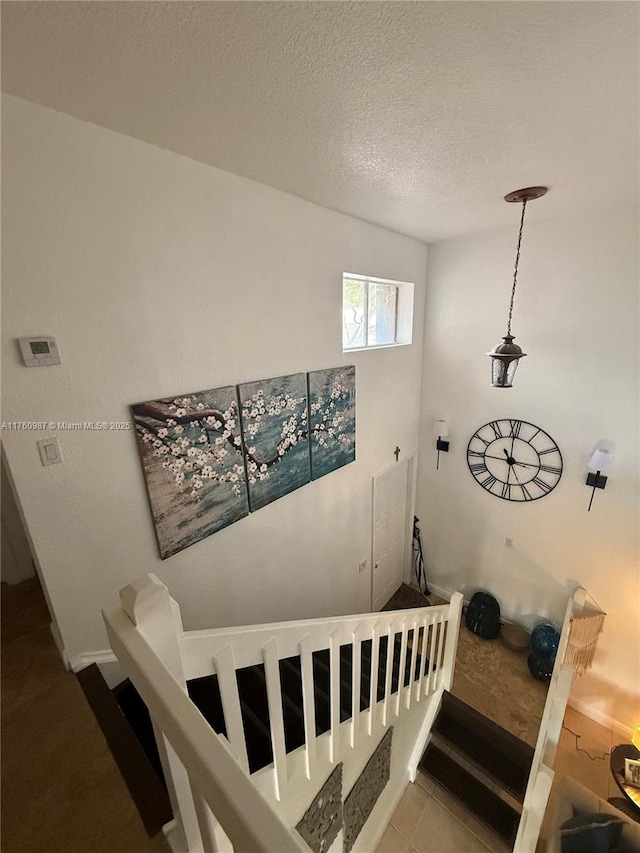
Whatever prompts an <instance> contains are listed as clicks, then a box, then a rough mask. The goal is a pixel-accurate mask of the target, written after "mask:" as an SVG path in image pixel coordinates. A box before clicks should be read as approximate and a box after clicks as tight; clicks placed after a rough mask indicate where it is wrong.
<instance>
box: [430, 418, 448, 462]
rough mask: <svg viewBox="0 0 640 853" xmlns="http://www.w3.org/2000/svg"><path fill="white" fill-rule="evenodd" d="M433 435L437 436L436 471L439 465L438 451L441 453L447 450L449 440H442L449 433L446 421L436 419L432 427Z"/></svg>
mask: <svg viewBox="0 0 640 853" xmlns="http://www.w3.org/2000/svg"><path fill="white" fill-rule="evenodd" d="M433 432H434V435H436V436H437V440H436V449H437V451H438V457H437V459H436V471H437V470H438V468H439V467H440V451H442V452H443V453H448V452H449V442H448V441H443V439H444V438H446V437H447V436H448V435H449V428H448V426H447V422H446V421H444V420H437V421H436V425H435V427H434V430H433Z"/></svg>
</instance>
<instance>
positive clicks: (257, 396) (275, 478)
mask: <svg viewBox="0 0 640 853" xmlns="http://www.w3.org/2000/svg"><path fill="white" fill-rule="evenodd" d="M238 391H239V397H240V411H241V418H242V434H243V440H244V453H245V462H246V466H247V480H248V489H249V506H250V509H251V512H254V511H255V510H257V509H260V508H261V507H263V506H266V505H267V504H268V503H271V502H272V501H275V500H277V499H278V498H281V497H282V496H283V495H286V494H288V493H289V492H292V491H293V490H294V489H298V488H300V486H304V485H305V483H308V482H309V481H310V479H311V475H310V464H309V435H308V426H307V381H306V376H305V374H304V373H295V374H292V375H290V376H280V377H278V378H277V379H266V380H261V381H258V382H247V383H245V384H243V385H239V386H238Z"/></svg>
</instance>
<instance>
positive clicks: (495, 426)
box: [489, 421, 503, 438]
mask: <svg viewBox="0 0 640 853" xmlns="http://www.w3.org/2000/svg"><path fill="white" fill-rule="evenodd" d="M489 426H490V427H491V429H492V430H493V434H494V435H495V437H496V438H503V435H502V431H501V429H500V424H499V423H498V421H491V423H490V424H489Z"/></svg>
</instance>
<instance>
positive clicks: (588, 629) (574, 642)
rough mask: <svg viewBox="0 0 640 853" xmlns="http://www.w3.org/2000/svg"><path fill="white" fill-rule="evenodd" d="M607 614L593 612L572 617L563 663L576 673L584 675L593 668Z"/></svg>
mask: <svg viewBox="0 0 640 853" xmlns="http://www.w3.org/2000/svg"><path fill="white" fill-rule="evenodd" d="M605 616H606V613H603V612H597V613H594V612H591V613H587V614H585V615H584V616H577V617H574V618H572V619H571V622H570V624H569V639H568V641H567V648H566V650H565V653H564V658H563V661H562V663H563V665H564V666H567V667H569V669H571V670H573V672H574V674H575V675H583V674H584V673H585V672H586V671H587V670H588V669H590V668H591V665H592V663H593V658H594V655H595V652H596V646H597V645H598V637H599V636H600V633H601V631H602V629H603V627H604V617H605Z"/></svg>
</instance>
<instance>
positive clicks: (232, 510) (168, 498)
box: [131, 386, 306, 560]
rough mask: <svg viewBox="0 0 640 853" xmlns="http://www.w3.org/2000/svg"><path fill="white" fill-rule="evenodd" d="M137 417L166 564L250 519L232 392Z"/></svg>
mask: <svg viewBox="0 0 640 853" xmlns="http://www.w3.org/2000/svg"><path fill="white" fill-rule="evenodd" d="M305 404H306V401H305ZM131 410H132V412H133V418H134V423H135V430H136V438H137V441H138V449H139V451H140V458H141V460H142V467H143V471H144V476H145V481H146V484H147V491H148V493H149V502H150V504H151V512H152V514H153V521H154V524H155V529H156V536H157V539H158V547H159V549H160V556H161V557H162V559H163V560H164V559H165V558H166V557H170V556H171V555H172V554H175V553H176V552H178V551H181V550H182V549H183V548H186V547H187V546H189V545H193V544H194V542H198V541H199V540H200V539H204V537H205V536H210V535H211V534H212V533H215V532H216V531H218V530H221V529H222V528H223V527H226V526H227V525H228V524H232V523H233V522H234V521H238V520H239V519H241V518H243V517H244V516H246V515H248V513H249V501H248V495H247V484H246V478H245V468H244V460H243V455H242V436H241V431H240V419H239V417H238V400H237V394H236V389H235V387H234V386H228V387H226V388H216V389H214V390H211V391H200V392H198V393H195V394H186V395H181V396H180V397H174V398H168V399H163V400H152V401H149V402H146V403H138V404H136V405H134V406H132V407H131Z"/></svg>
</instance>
